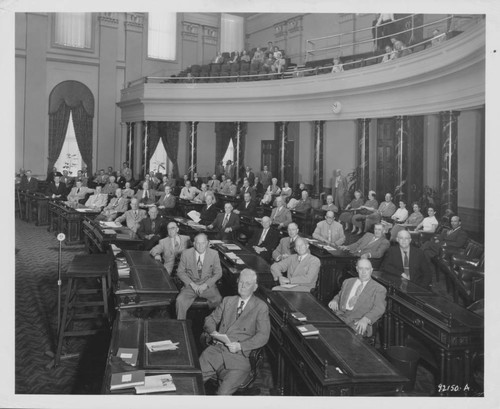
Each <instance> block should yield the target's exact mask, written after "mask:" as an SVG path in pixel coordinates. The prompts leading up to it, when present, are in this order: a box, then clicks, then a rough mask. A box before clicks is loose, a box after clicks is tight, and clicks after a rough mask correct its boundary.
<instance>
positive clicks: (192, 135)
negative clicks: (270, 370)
mask: <svg viewBox="0 0 500 409" xmlns="http://www.w3.org/2000/svg"><path fill="white" fill-rule="evenodd" d="M188 129H189V139H188V147H189V162H188V173H189V177H190V178H191V179H192V178H193V176H194V174H195V173H196V164H197V158H196V153H197V152H196V146H197V138H198V122H188Z"/></svg>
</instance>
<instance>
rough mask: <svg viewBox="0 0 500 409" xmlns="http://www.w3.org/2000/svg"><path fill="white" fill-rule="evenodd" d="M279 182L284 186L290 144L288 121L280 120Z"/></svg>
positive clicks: (278, 142) (278, 141) (278, 143)
mask: <svg viewBox="0 0 500 409" xmlns="http://www.w3.org/2000/svg"><path fill="white" fill-rule="evenodd" d="M277 125H278V135H277V137H278V140H277V145H278V184H279V185H280V186H283V182H284V181H285V166H286V164H285V159H286V150H287V145H288V122H278V124H277Z"/></svg>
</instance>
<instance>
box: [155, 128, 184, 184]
mask: <svg viewBox="0 0 500 409" xmlns="http://www.w3.org/2000/svg"><path fill="white" fill-rule="evenodd" d="M180 128H181V123H180V122H158V133H159V135H160V138H161V140H162V141H163V145H164V146H165V150H166V151H167V155H168V158H169V159H170V160H171V161H172V173H173V176H174V178H176V177H178V176H179V166H178V164H177V153H178V151H179V131H180Z"/></svg>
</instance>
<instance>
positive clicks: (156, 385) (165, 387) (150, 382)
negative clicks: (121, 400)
mask: <svg viewBox="0 0 500 409" xmlns="http://www.w3.org/2000/svg"><path fill="white" fill-rule="evenodd" d="M175 390H176V388H175V385H174V382H173V380H172V375H169V374H161V375H152V376H146V378H145V379H144V386H136V387H135V393H137V394H142V393H155V392H171V391H175Z"/></svg>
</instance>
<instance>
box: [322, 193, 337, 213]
mask: <svg viewBox="0 0 500 409" xmlns="http://www.w3.org/2000/svg"><path fill="white" fill-rule="evenodd" d="M321 210H326V211H328V210H331V211H332V212H333V213H337V212H338V211H339V208H338V207H337V206H335V204H334V203H333V196H332V195H328V196H326V204H324V205H323V206H321Z"/></svg>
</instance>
